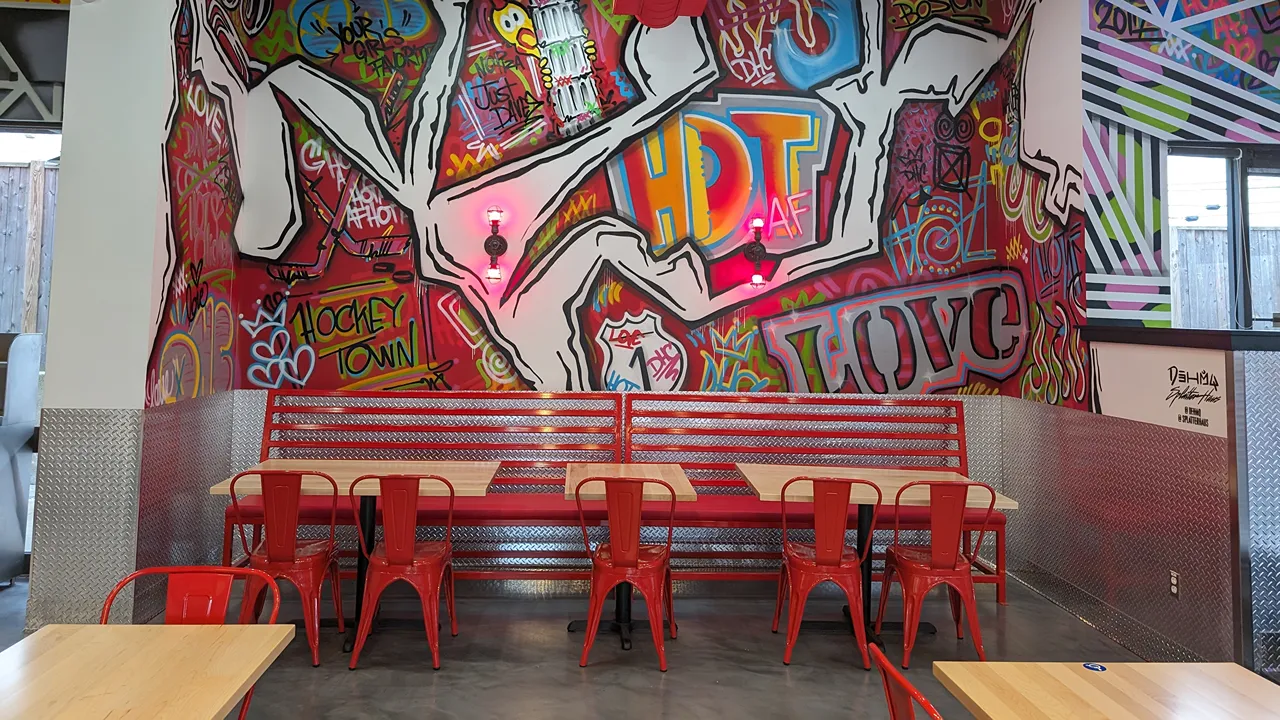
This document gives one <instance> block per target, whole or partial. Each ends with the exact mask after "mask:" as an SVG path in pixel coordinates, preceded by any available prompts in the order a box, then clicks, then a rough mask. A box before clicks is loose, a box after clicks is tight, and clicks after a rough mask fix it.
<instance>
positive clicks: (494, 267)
mask: <svg viewBox="0 0 1280 720" xmlns="http://www.w3.org/2000/svg"><path fill="white" fill-rule="evenodd" d="M484 279H485V280H488V281H489V282H491V283H500V282H502V268H500V267H498V263H496V262H492V263H489V269H488V270H486V271H485V272H484Z"/></svg>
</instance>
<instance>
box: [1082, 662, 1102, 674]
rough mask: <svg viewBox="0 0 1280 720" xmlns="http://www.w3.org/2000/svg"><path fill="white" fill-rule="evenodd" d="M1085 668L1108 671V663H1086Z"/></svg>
mask: <svg viewBox="0 0 1280 720" xmlns="http://www.w3.org/2000/svg"><path fill="white" fill-rule="evenodd" d="M1084 669H1085V670H1092V671H1094V672H1106V671H1107V666H1106V665H1099V664H1098V663H1085V664H1084Z"/></svg>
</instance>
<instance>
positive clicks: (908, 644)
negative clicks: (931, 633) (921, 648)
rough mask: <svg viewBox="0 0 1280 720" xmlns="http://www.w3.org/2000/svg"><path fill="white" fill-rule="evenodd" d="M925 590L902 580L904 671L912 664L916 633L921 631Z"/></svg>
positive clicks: (904, 579)
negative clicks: (921, 613)
mask: <svg viewBox="0 0 1280 720" xmlns="http://www.w3.org/2000/svg"><path fill="white" fill-rule="evenodd" d="M927 592H928V588H925V589H924V590H923V592H921V591H920V586H919V585H918V584H917V583H914V582H910V581H908V580H907V578H905V577H904V578H902V603H903V604H902V669H903V670H906V669H908V666H909V665H910V663H911V649H912V648H913V647H915V644H916V633H917V632H918V631H919V630H920V609H921V606H922V605H923V604H924V595H925V593H927Z"/></svg>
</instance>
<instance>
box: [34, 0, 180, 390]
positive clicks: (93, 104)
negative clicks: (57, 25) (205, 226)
mask: <svg viewBox="0 0 1280 720" xmlns="http://www.w3.org/2000/svg"><path fill="white" fill-rule="evenodd" d="M176 7H177V2H176V0H94V1H93V2H89V1H87V0H74V2H73V4H72V6H71V30H70V38H69V42H68V51H67V85H66V103H65V106H64V107H65V119H64V121H63V140H62V169H61V171H60V174H59V187H58V217H57V235H56V237H55V240H54V245H53V271H52V272H53V275H52V281H51V282H52V286H51V289H50V300H49V335H48V339H47V342H48V348H49V349H48V356H47V360H46V374H45V385H44V406H45V407H46V408H141V407H142V405H143V398H144V397H145V387H146V372H147V357H148V355H149V354H150V349H151V348H150V345H151V340H152V333H153V322H154V320H155V318H153V317H151V315H152V310H151V308H152V307H158V306H159V305H160V303H159V302H153V295H156V294H158V293H162V292H163V287H162V285H163V281H162V280H161V276H162V274H163V271H164V266H165V262H166V250H165V243H164V234H163V224H162V222H161V220H162V219H163V217H164V204H165V200H164V197H163V189H162V188H163V183H162V182H161V179H162V171H163V166H162V164H161V162H162V155H161V151H162V149H163V146H164V140H165V137H164V131H165V121H166V118H167V117H168V115H169V112H170V108H171V105H172V103H173V97H174V96H173V92H174V90H173V87H174V78H173V69H172V68H173V40H172V38H171V25H172V23H173V17H174V12H175V10H176Z"/></svg>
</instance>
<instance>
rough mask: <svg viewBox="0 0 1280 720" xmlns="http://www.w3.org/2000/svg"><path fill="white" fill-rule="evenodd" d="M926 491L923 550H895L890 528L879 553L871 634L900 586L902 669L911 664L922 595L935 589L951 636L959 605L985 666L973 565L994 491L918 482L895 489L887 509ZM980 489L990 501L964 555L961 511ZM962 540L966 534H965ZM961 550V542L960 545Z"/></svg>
mask: <svg viewBox="0 0 1280 720" xmlns="http://www.w3.org/2000/svg"><path fill="white" fill-rule="evenodd" d="M916 486H923V487H927V488H928V489H929V508H930V511H931V512H930V514H929V544H928V545H900V544H898V530H899V528H898V524H897V523H894V527H893V543H892V544H890V545H889V547H888V548H886V549H885V561H884V582H883V583H882V584H881V586H880V588H881V590H880V611H879V612H878V613H877V614H876V632H880V627H881V624H882V623H883V622H884V608H885V605H886V603H887V601H888V599H889V589H890V588H891V587H892V585H893V581H894V580H897V581H898V582H899V583H901V585H902V601H903V605H902V614H903V618H902V625H903V627H902V667H903V668H906V667H907V664H908V662H909V661H910V659H911V647H912V646H913V645H915V642H916V630H917V628H918V627H919V625H920V608H921V605H923V603H924V598H925V595H927V594H928V592H929V591H930V590H932V589H933V588H935V587H937V586H938V585H946V586H947V594H948V595H949V596H950V598H951V617H952V619H953V620H955V623H956V636H957V637H960V638H963V637H964V627H963V624H962V618H961V616H960V605H961V604H962V603H963V604H964V609H965V611H966V612H967V614H968V619H969V632H970V633H972V634H973V646H974V647H975V648H976V649H977V651H978V659H979V660H986V659H987V657H986V655H985V654H984V653H983V651H982V631H981V629H980V628H979V627H978V603H977V599H976V598H975V597H974V592H973V562H974V558H976V557H977V555H978V551H979V550H980V549H981V548H982V538H983V536H984V535H986V532H987V524H988V523H989V522H990V520H991V513H992V511H993V510H994V509H995V505H996V491H995V490H993V489H992V488H991V486H990V485H987V484H985V483H979V482H949V481H939V480H919V481H916V482H912V483H907V484H906V485H903V486H902V487H901V488H899V489H898V494H897V495H896V496H895V497H894V500H893V504H894V506H895V507H898V506H900V505H901V504H902V494H903V493H904V492H906V491H908V490H910V489H911V488H913V487H916ZM975 487H977V488H982V489H983V490H986V491H987V493H988V494H989V495H990V496H991V502H990V503H989V504H988V505H987V510H986V515H985V516H984V518H983V520H982V523H981V524H980V525H979V526H978V527H979V530H978V541H977V543H975V544H974V546H973V550H972V551H971V552H969V553H968V554H966V553H965V552H964V551H962V550H961V547H960V544H961V537H960V536H961V530H962V528H963V527H964V526H965V507H966V504H967V502H968V497H969V490H970V489H971V488H975ZM964 534H965V535H967V534H968V533H967V532H965V533H964ZM965 544H966V546H967V544H968V543H967V542H966V543H965Z"/></svg>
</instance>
